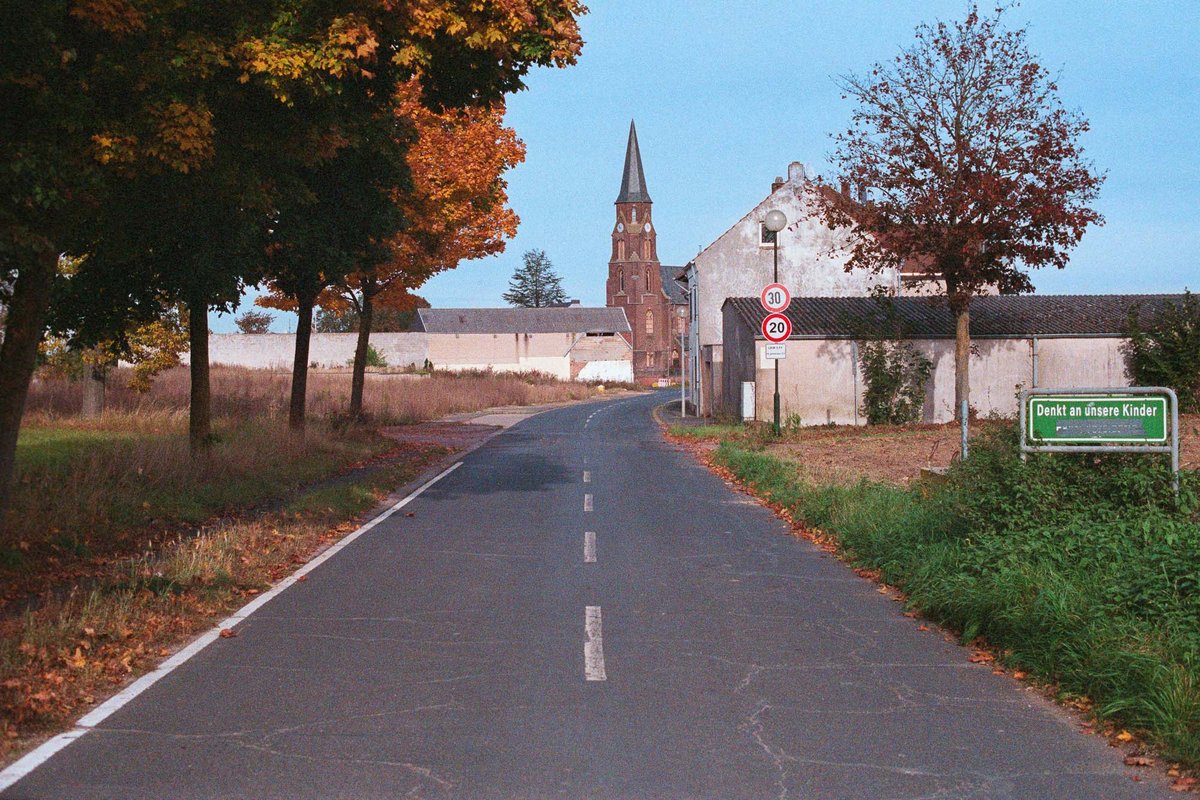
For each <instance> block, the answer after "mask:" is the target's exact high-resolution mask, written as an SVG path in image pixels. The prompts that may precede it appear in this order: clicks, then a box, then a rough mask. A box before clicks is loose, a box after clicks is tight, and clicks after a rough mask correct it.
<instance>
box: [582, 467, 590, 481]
mask: <svg viewBox="0 0 1200 800" xmlns="http://www.w3.org/2000/svg"><path fill="white" fill-rule="evenodd" d="M583 482H584V483H591V482H592V473H590V472H588V471H587V470H586V469H585V470H584V471H583Z"/></svg>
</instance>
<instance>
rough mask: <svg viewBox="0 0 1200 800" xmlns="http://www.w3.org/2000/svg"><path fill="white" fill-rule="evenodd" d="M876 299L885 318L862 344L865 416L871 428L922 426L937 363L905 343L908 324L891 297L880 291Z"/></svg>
mask: <svg viewBox="0 0 1200 800" xmlns="http://www.w3.org/2000/svg"><path fill="white" fill-rule="evenodd" d="M872 297H873V298H874V300H875V302H876V303H877V304H878V305H879V310H880V312H881V314H882V316H881V319H880V320H879V321H878V322H879V325H878V327H876V328H874V330H873V331H872V332H871V333H870V334H868V335H864V336H863V337H862V340H861V341H860V342H859V343H858V363H859V368H860V369H861V370H862V376H863V384H864V390H863V413H864V414H865V415H866V418H867V422H868V423H869V424H871V425H889V424H890V425H906V424H908V423H912V422H920V421H921V410H922V408H924V405H925V384H927V383H928V382H929V376H930V374H931V373H932V372H933V361H931V360H930V359H929V357H928V356H926V355H925V354H924V353H922V352H921V351H920V350H918V349H917V347H916V345H914V344H913V343H912V342H910V341H906V340H905V335H906V331H905V327H904V323H903V321H902V320H901V319H900V315H899V313H897V311H896V305H895V303H893V302H892V297H891V295H890V294H888V293H887V292H886V291H885V290H882V289H877V290H876V291H875V292H874V293H873V294H872Z"/></svg>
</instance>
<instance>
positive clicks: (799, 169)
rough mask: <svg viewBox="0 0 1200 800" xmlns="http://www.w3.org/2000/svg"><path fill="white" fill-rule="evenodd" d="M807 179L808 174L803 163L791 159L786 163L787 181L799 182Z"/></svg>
mask: <svg viewBox="0 0 1200 800" xmlns="http://www.w3.org/2000/svg"><path fill="white" fill-rule="evenodd" d="M807 179H808V174H807V173H806V172H805V171H804V165H803V164H801V163H800V162H799V161H793V162H792V163H790V164H788V183H800V182H802V181H805V180H807Z"/></svg>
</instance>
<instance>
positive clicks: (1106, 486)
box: [716, 430, 1200, 767]
mask: <svg viewBox="0 0 1200 800" xmlns="http://www.w3.org/2000/svg"><path fill="white" fill-rule="evenodd" d="M716 460H717V463H719V464H720V465H722V466H723V467H725V468H727V469H729V470H730V471H731V472H732V473H733V474H734V475H735V476H736V477H737V478H738V479H740V480H741V481H743V482H744V483H746V484H747V485H748V486H750V487H751V488H752V489H753V490H754V491H755V492H756V493H758V494H759V495H760V496H763V497H765V498H768V499H770V500H772V501H774V502H776V503H779V504H781V505H783V506H785V507H787V508H788V509H789V511H790V512H791V513H793V514H794V515H795V517H796V518H797V519H801V520H803V521H804V522H805V523H806V524H808V525H811V526H813V527H817V528H820V529H822V530H823V531H825V532H826V533H828V534H830V535H832V536H833V537H834V538H836V539H837V540H838V542H839V543H840V546H841V547H842V549H843V551H844V554H845V556H846V557H847V559H848V560H850V561H851V562H852V563H855V564H858V565H861V566H864V567H868V568H872V569H877V570H879V571H880V572H881V574H882V577H883V579H884V580H885V581H886V582H887V583H889V584H893V585H895V586H898V587H900V588H901V589H903V591H905V592H906V593H907V594H908V596H909V597H910V601H911V603H912V605H913V606H914V607H917V608H919V609H921V611H922V612H923V613H925V614H926V615H928V616H929V617H930V618H932V619H934V620H936V621H938V622H940V623H942V624H944V625H947V626H949V627H951V628H953V629H954V630H957V631H960V632H961V633H962V637H963V640H964V641H970V640H972V639H974V638H975V637H976V636H983V637H984V638H986V640H987V641H988V642H989V643H990V644H991V645H993V646H995V647H997V648H999V649H1001V650H1002V651H1003V653H1004V658H1005V660H1006V661H1007V662H1008V663H1009V664H1011V665H1012V666H1014V667H1019V668H1021V669H1023V670H1026V671H1028V672H1031V673H1033V674H1035V675H1037V676H1039V677H1041V678H1043V679H1045V680H1048V681H1051V682H1053V683H1054V684H1056V685H1057V686H1058V687H1060V690H1061V691H1062V692H1063V693H1064V694H1066V695H1077V696H1078V695H1082V696H1086V697H1089V698H1091V699H1092V700H1093V701H1094V702H1095V704H1096V705H1095V708H1096V712H1097V713H1098V714H1099V715H1100V716H1101V717H1104V718H1111V719H1113V720H1114V721H1116V722H1119V723H1120V724H1122V725H1124V726H1126V727H1129V728H1133V729H1136V730H1139V731H1141V732H1142V733H1143V735H1145V736H1146V738H1147V739H1149V740H1150V741H1152V742H1153V743H1155V744H1156V745H1157V746H1158V747H1159V748H1160V749H1161V750H1162V752H1163V754H1164V755H1165V756H1167V757H1168V758H1172V759H1176V760H1178V761H1181V762H1183V763H1185V764H1187V765H1190V766H1193V767H1194V766H1197V765H1200V517H1198V515H1197V489H1198V488H1200V479H1198V478H1200V476H1198V475H1197V473H1186V474H1185V476H1184V491H1183V493H1182V498H1181V503H1180V504H1179V506H1176V504H1175V502H1174V500H1173V498H1172V495H1171V492H1170V489H1169V475H1168V473H1167V470H1166V469H1165V468H1164V466H1163V463H1162V460H1161V459H1160V458H1157V457H1147V456H1140V457H1139V456H1129V457H1122V456H1104V457H1097V456H1090V455H1088V456H1063V455H1044V456H1039V457H1032V456H1031V457H1030V459H1029V461H1028V462H1027V463H1023V462H1021V461H1020V459H1019V458H1018V455H1017V449H1016V441H1015V434H1013V433H1012V432H1011V431H1007V430H1005V431H994V432H991V433H989V434H987V435H985V436H983V437H980V438H978V439H976V441H975V442H974V446H973V447H972V450H971V458H970V459H969V461H968V462H967V463H966V464H958V465H956V466H955V467H953V468H952V469H951V471H950V473H949V479H948V481H947V482H946V483H945V484H944V485H941V486H915V487H913V488H909V489H905V488H898V487H893V486H885V485H880V484H874V483H867V482H862V483H859V484H857V485H853V486H817V485H812V484H808V483H805V482H803V480H802V479H801V478H800V477H799V476H798V474H797V471H796V469H795V466H794V465H788V464H785V463H784V462H781V461H779V460H778V459H776V458H773V457H772V456H770V455H768V454H766V453H764V452H756V451H754V450H752V449H750V448H747V447H746V446H744V445H742V444H739V443H735V442H726V443H724V444H722V446H721V448H720V449H719V450H718V452H717V454H716Z"/></svg>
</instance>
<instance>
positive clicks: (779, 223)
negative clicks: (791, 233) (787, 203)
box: [763, 209, 787, 233]
mask: <svg viewBox="0 0 1200 800" xmlns="http://www.w3.org/2000/svg"><path fill="white" fill-rule="evenodd" d="M763 224H764V225H766V226H767V230H769V231H774V232H775V233H779V232H780V231H781V230H783V228H784V226H785V225H787V217H785V216H784V215H783V212H782V211H780V210H778V209H773V210H771V211H768V212H767V218H766V219H765V220H763Z"/></svg>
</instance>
